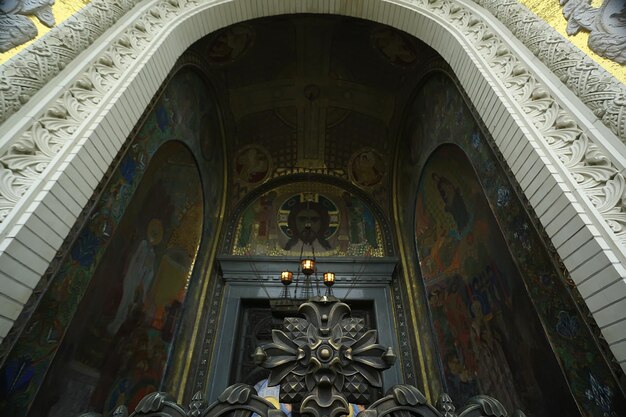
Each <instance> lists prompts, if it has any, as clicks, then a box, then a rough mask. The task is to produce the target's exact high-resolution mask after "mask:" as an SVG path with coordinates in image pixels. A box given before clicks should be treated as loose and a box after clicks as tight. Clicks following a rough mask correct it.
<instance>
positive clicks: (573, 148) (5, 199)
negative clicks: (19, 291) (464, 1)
mask: <svg viewBox="0 0 626 417" xmlns="http://www.w3.org/2000/svg"><path fill="white" fill-rule="evenodd" d="M136 1H137V0H123V1H120V2H114V3H109V2H108V1H107V0H94V2H92V3H91V4H90V5H89V6H87V7H85V8H84V9H83V10H82V11H81V12H79V13H78V14H77V15H76V16H75V18H70V19H68V21H66V22H65V24H64V25H62V26H61V27H59V28H58V29H59V30H57V31H56V32H55V31H52V32H51V33H50V34H48V35H49V36H46V37H45V38H44V39H41V40H40V41H39V42H37V43H36V44H35V45H33V47H32V48H30V49H29V50H28V53H25V54H20V56H19V57H16V58H17V59H15V60H12V61H11V65H3V66H1V67H0V121H2V120H5V119H6V118H7V117H8V115H10V114H11V113H13V112H14V111H16V110H17V109H18V108H19V107H20V106H21V105H22V104H23V103H25V102H26V101H28V100H29V98H30V97H31V96H32V95H33V94H34V93H35V92H36V91H37V90H38V89H39V88H41V87H42V86H43V85H44V84H45V83H46V82H47V80H49V79H51V78H52V77H53V76H54V75H56V74H57V73H58V72H59V71H60V69H62V68H63V67H64V66H65V65H66V64H67V63H69V62H70V61H71V60H72V59H73V58H74V57H75V56H76V55H77V54H78V53H79V52H80V51H82V50H83V49H85V48H87V46H88V45H89V44H91V42H93V40H94V39H95V38H97V37H98V36H99V35H100V33H102V32H103V31H104V28H106V27H109V26H110V25H112V24H113V22H114V21H115V20H117V19H118V18H119V17H120V16H121V15H123V14H124V13H125V11H126V10H128V9H130V8H131V7H132V5H134V4H135V2H136ZM475 1H476V2H477V3H479V4H481V5H483V6H484V7H486V8H487V9H489V10H490V11H491V12H492V13H493V14H494V15H495V16H497V17H498V18H499V19H500V20H501V21H502V22H503V23H505V24H506V25H507V26H508V27H509V28H510V29H511V30H512V31H513V32H514V33H515V34H516V36H518V37H519V38H520V39H522V40H523V41H525V43H526V44H527V45H528V46H529V48H530V49H531V50H532V51H533V52H534V53H535V54H536V55H537V56H538V57H539V58H540V59H541V60H542V61H544V62H545V63H547V64H548V66H549V67H550V68H552V69H553V71H554V72H555V74H556V75H557V76H559V77H560V78H561V80H562V81H563V82H564V83H565V84H566V85H567V86H568V87H569V88H570V89H572V91H574V92H576V93H577V94H578V95H579V97H581V99H582V100H583V101H584V102H585V103H586V104H587V105H588V106H589V107H590V108H591V109H592V111H594V113H595V114H596V115H597V116H598V117H600V118H601V119H602V120H603V122H604V123H605V124H606V125H607V126H608V127H609V128H610V129H611V130H613V132H615V133H616V134H617V135H618V136H619V137H620V138H622V140H624V139H626V88H625V87H624V86H623V85H621V84H619V83H618V82H617V81H616V80H615V79H614V78H612V77H610V76H608V74H607V73H606V72H603V71H602V70H600V69H598V67H597V66H596V65H594V64H593V63H591V61H589V59H583V58H581V55H580V54H582V52H580V51H578V50H577V49H575V47H574V46H572V45H571V44H569V43H567V42H566V41H565V40H564V39H562V38H557V37H554V36H553V35H550V34H549V33H551V32H550V30H549V27H548V26H547V25H546V24H545V22H543V25H542V22H539V21H538V19H537V18H536V17H534V16H531V15H530V12H529V11H528V10H527V9H524V8H523V7H522V6H521V5H519V4H518V3H517V2H516V1H515V0H498V1H496V0H475ZM410 3H411V4H412V7H415V8H423V9H425V10H427V11H428V12H430V13H435V14H436V15H438V16H439V17H440V18H442V19H444V20H445V21H447V22H449V24H450V25H452V26H453V27H455V29H456V30H458V31H460V32H461V33H462V34H463V35H464V37H465V39H467V40H468V41H469V42H470V43H471V44H472V46H473V48H474V49H475V50H477V51H478V53H479V54H480V55H482V58H483V59H484V61H485V63H486V64H487V65H488V67H489V68H490V70H491V71H492V72H494V73H495V74H497V76H498V77H499V78H500V80H501V81H502V83H503V85H504V86H505V87H506V88H507V90H508V93H509V94H510V95H511V96H513V97H515V99H516V100H517V101H518V103H520V104H521V105H522V108H523V109H524V111H525V112H526V114H527V116H528V118H529V119H530V120H531V121H532V122H533V123H534V125H535V127H536V128H537V129H538V130H539V131H540V132H541V133H542V134H543V138H544V140H545V143H546V144H547V145H548V146H549V147H550V148H551V149H552V150H553V151H554V152H555V153H556V154H557V155H558V157H559V158H560V160H561V162H562V163H563V167H564V168H565V170H566V171H569V172H570V174H571V176H572V178H574V180H575V181H576V182H577V184H578V187H579V188H580V189H581V190H583V191H584V194H586V195H587V197H588V198H589V200H590V201H591V202H592V203H593V204H594V205H595V206H596V208H598V210H599V211H600V213H601V214H602V216H604V219H605V221H606V222H607V224H608V225H609V227H610V228H611V230H613V232H614V233H615V237H616V240H617V241H621V242H622V243H623V242H624V240H626V227H625V225H626V206H625V204H624V202H623V201H622V197H623V196H624V195H625V192H626V181H624V177H623V176H622V174H621V173H620V169H619V167H616V166H615V165H614V164H612V163H611V161H610V158H609V157H608V156H607V155H605V154H603V153H602V152H601V151H600V150H599V148H598V147H597V146H596V145H595V144H594V143H593V142H592V140H591V138H589V137H588V136H587V134H586V133H584V132H583V130H582V129H581V128H580V126H578V125H577V124H576V123H575V122H574V121H573V120H572V119H571V118H570V117H569V116H568V113H567V111H565V110H564V109H563V108H562V107H561V105H560V104H558V103H557V102H556V100H555V99H554V98H553V97H551V96H550V95H549V93H548V92H547V91H546V89H545V88H544V87H543V86H542V85H541V84H540V83H539V82H538V81H537V80H536V78H535V77H534V76H533V75H532V74H531V73H530V72H529V71H528V70H527V69H526V67H525V66H524V64H523V63H522V62H521V61H520V59H519V58H518V57H517V56H515V54H514V53H513V52H511V51H510V50H509V49H508V46H507V45H506V44H505V43H504V42H503V41H502V40H501V39H500V38H499V37H498V36H497V35H496V33H495V32H494V31H493V30H492V29H491V28H490V27H489V26H488V25H487V24H486V23H485V22H483V21H482V20H480V19H479V18H477V17H476V16H475V15H474V14H473V13H472V12H471V10H469V9H467V8H466V7H463V6H461V5H459V4H458V3H456V2H454V1H451V0H412V1H411V2H410ZM197 4H198V3H197V0H160V1H156V2H154V3H153V4H152V5H151V6H149V7H147V9H146V11H145V13H143V14H142V15H141V16H140V17H139V18H138V19H136V20H135V21H134V22H133V23H132V24H130V25H129V27H128V28H127V29H126V30H125V31H124V32H123V33H122V34H121V35H120V36H119V37H118V38H117V39H116V40H115V41H114V42H113V43H112V44H111V46H110V47H109V48H108V49H107V50H106V51H105V52H104V53H103V54H101V55H100V57H99V58H98V59H96V60H95V61H94V62H93V63H92V64H91V65H90V66H88V67H87V69H86V70H85V71H84V72H83V74H82V76H80V77H79V79H78V81H76V82H74V83H73V84H72V85H71V86H70V87H69V88H68V89H67V90H66V91H65V92H64V93H62V95H61V96H60V97H58V98H57V100H56V102H55V103H54V104H53V105H52V106H51V107H50V108H49V110H47V111H46V112H45V113H44V114H43V115H41V116H40V117H39V118H38V119H37V118H35V120H34V122H33V124H32V125H31V127H30V128H29V129H28V130H27V131H26V132H25V133H24V134H22V135H21V136H18V137H16V138H14V140H13V142H12V144H10V145H9V146H7V147H6V148H5V149H6V150H5V151H4V153H3V154H1V155H0V225H1V223H2V221H3V220H4V219H5V218H6V216H7V215H8V214H9V213H10V212H11V211H12V210H13V209H14V207H15V205H16V204H17V202H18V201H20V200H21V199H22V198H23V196H24V195H25V194H26V193H27V192H28V191H29V190H30V189H31V188H32V187H33V184H35V183H37V182H38V181H41V179H42V177H43V175H42V173H43V171H44V170H45V169H46V168H47V166H48V164H49V163H50V161H51V160H52V157H53V156H54V155H56V154H58V153H59V152H60V151H61V150H62V149H64V148H65V147H66V146H69V145H70V144H73V143H74V142H75V141H76V139H77V137H76V136H77V135H76V132H77V131H78V128H79V126H81V125H82V124H83V123H84V122H86V121H87V119H88V118H89V117H88V116H90V115H92V114H93V113H94V112H96V111H97V110H98V109H99V108H100V107H101V106H102V104H101V103H102V102H103V101H105V98H107V94H109V93H107V92H110V91H115V88H116V86H117V85H118V84H119V83H121V82H123V79H124V77H123V74H124V73H125V72H126V71H127V70H128V68H129V67H130V65H131V63H132V62H134V61H135V60H136V59H137V58H138V57H139V56H140V55H141V54H142V52H143V51H145V50H148V49H149V48H148V45H149V44H150V43H151V41H152V40H153V38H154V37H155V35H156V34H158V33H159V32H160V31H161V30H162V29H163V28H165V27H166V23H168V22H171V21H172V20H173V19H174V18H175V17H176V16H177V15H179V14H180V13H182V12H183V11H185V10H187V9H190V8H193V7H195V6H196V5H197ZM524 10H525V12H524ZM546 33H548V34H546Z"/></svg>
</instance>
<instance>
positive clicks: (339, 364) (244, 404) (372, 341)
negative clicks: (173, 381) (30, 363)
mask: <svg viewBox="0 0 626 417" xmlns="http://www.w3.org/2000/svg"><path fill="white" fill-rule="evenodd" d="M299 312H300V313H301V314H302V315H303V316H304V318H298V317H288V318H286V319H285V320H284V322H283V327H284V330H273V331H272V340H273V342H272V343H269V344H266V345H264V346H262V347H258V348H257V349H256V351H255V353H254V355H253V357H254V360H255V362H256V363H257V364H258V365H260V366H261V367H263V368H266V369H269V370H270V377H269V385H280V401H281V402H283V403H290V404H294V405H296V406H298V405H299V407H300V408H299V411H300V414H301V415H303V416H311V417H342V416H347V415H348V414H349V406H350V403H352V404H371V405H370V406H369V407H368V408H367V409H365V410H363V411H361V412H360V413H359V414H358V417H506V416H507V412H506V410H505V409H504V407H503V406H502V404H501V403H500V402H499V401H498V400H496V399H494V398H491V397H488V396H486V395H478V396H476V397H474V398H472V399H470V401H469V403H468V404H467V405H466V406H465V407H464V408H463V409H462V410H461V412H460V413H459V414H456V408H455V406H454V404H453V402H452V399H451V398H450V396H449V395H448V394H445V393H444V394H442V395H441V396H440V397H439V399H438V400H437V403H436V407H433V406H432V405H430V404H428V401H427V400H426V397H425V396H424V394H422V393H421V392H420V391H419V390H418V389H417V388H415V387H413V386H411V385H396V386H394V387H392V388H391V389H390V390H389V392H388V393H387V395H386V396H384V397H383V398H380V399H379V400H377V401H376V398H375V397H376V394H377V389H378V388H381V387H382V375H381V373H382V371H383V370H385V369H388V368H390V367H391V366H392V365H393V364H394V362H395V359H396V357H395V355H394V354H393V351H392V350H391V348H386V347H384V346H382V345H381V344H379V343H377V333H376V331H375V330H367V329H366V327H365V323H364V321H363V319H359V318H353V317H350V307H348V305H347V304H345V303H342V302H341V301H339V300H338V299H336V298H334V297H326V296H325V297H316V298H314V299H312V300H309V301H308V302H306V303H304V304H302V305H301V306H300V308H299ZM253 413H255V414H256V415H258V417H286V415H285V413H283V412H282V411H281V410H279V409H276V408H275V407H274V405H272V404H271V403H270V402H268V401H266V400H265V399H263V398H261V397H259V396H258V395H257V392H256V391H255V389H254V388H253V387H251V386H249V385H246V384H234V385H231V386H230V387H228V388H226V390H225V391H224V392H223V393H222V394H221V395H220V396H219V397H218V399H217V401H216V402H215V403H213V404H212V405H210V406H209V405H207V403H206V401H205V400H204V397H203V396H202V394H201V393H200V392H198V393H197V394H196V395H194V396H193V398H192V399H191V403H190V404H189V406H188V407H187V408H184V407H182V406H180V405H178V404H176V403H175V402H174V401H173V400H171V399H170V398H169V397H168V395H167V394H165V393H162V392H154V393H152V394H148V395H146V396H145V397H144V398H143V399H142V400H141V401H140V402H139V404H138V405H137V407H136V408H135V411H134V412H133V413H132V414H130V416H129V415H128V411H127V409H126V407H124V406H120V407H118V408H117V409H116V410H115V412H114V414H113V417H250V416H251V415H252V414H253ZM80 417H101V416H100V415H99V414H97V413H93V412H92V413H87V414H82V415H81V416H80ZM513 417H525V415H524V413H522V412H521V411H519V410H515V412H514V413H513Z"/></svg>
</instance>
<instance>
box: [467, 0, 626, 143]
mask: <svg viewBox="0 0 626 417" xmlns="http://www.w3.org/2000/svg"><path fill="white" fill-rule="evenodd" d="M570 1H573V0H570ZM474 2H475V3H477V4H479V5H481V6H483V7H484V8H485V9H487V10H489V12H491V13H492V14H493V15H494V16H495V17H497V18H498V20H500V21H501V22H502V23H504V25H506V27H507V28H509V30H510V31H511V32H513V34H514V35H515V36H516V37H517V38H518V39H519V40H520V41H522V42H523V43H524V44H525V45H526V46H527V47H528V49H530V51H531V52H532V53H533V54H535V55H536V56H537V58H539V59H540V60H541V62H543V63H544V64H545V65H546V66H548V68H550V70H552V72H554V73H555V74H556V76H557V77H559V79H560V80H561V81H562V82H563V83H564V84H565V85H566V86H567V87H568V88H569V89H570V90H571V91H572V92H573V93H574V94H576V95H577V96H578V97H579V98H580V99H581V100H582V102H583V103H585V104H586V105H587V107H589V109H591V111H592V112H593V113H594V114H595V115H596V116H597V117H598V118H599V119H601V120H602V122H603V123H604V124H605V125H606V126H607V127H608V128H609V129H611V131H612V132H613V133H615V134H616V135H617V136H618V137H619V138H620V139H621V140H622V141H623V142H626V87H625V86H624V85H623V84H622V83H620V82H619V81H618V80H616V79H615V78H613V77H612V76H611V75H610V74H609V73H607V72H606V71H605V70H604V69H602V68H601V67H600V66H599V65H598V64H596V63H595V62H593V61H592V60H591V58H589V57H588V56H587V55H585V54H584V53H583V52H582V51H581V50H579V49H578V48H576V47H575V46H574V45H572V44H571V43H570V42H569V41H567V39H565V38H563V37H562V36H560V35H558V34H557V33H556V32H555V31H554V30H553V29H552V28H551V27H550V26H549V25H548V24H547V23H546V22H544V21H542V20H540V19H539V18H537V16H535V15H534V14H533V13H532V12H531V11H529V10H528V9H527V8H526V7H524V6H523V5H521V4H519V3H518V2H517V1H516V0H474Z"/></svg>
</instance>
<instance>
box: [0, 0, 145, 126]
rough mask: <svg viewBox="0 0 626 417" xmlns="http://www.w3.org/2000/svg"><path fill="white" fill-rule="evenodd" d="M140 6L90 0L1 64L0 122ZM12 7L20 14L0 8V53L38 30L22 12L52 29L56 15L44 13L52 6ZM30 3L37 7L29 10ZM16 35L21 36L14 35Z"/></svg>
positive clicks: (125, 0) (130, 1) (127, 0)
mask: <svg viewBox="0 0 626 417" xmlns="http://www.w3.org/2000/svg"><path fill="white" fill-rule="evenodd" d="M138 2H139V0H119V1H117V0H116V1H109V0H94V1H92V2H91V3H89V4H88V5H86V6H85V7H84V8H83V9H81V10H80V11H78V12H77V13H76V14H74V15H73V16H71V17H70V18H68V19H67V20H66V21H65V22H63V24H61V25H59V26H58V27H55V28H53V29H52V30H51V31H50V32H48V33H47V34H46V35H45V36H43V37H42V38H41V39H39V40H38V41H37V42H35V43H34V44H33V45H32V46H31V47H29V48H27V49H26V50H24V51H22V52H21V53H19V54H17V55H16V56H15V57H13V58H12V59H10V60H9V61H8V62H7V63H5V64H4V65H2V66H0V123H1V122H3V121H5V120H6V119H8V118H9V116H11V115H12V114H13V113H15V112H17V111H18V110H19V109H20V108H21V107H22V106H23V105H24V104H26V103H27V102H28V100H30V99H31V97H32V96H33V95H34V94H35V93H36V92H37V91H39V90H40V89H41V88H42V87H43V86H44V85H46V84H47V83H48V82H49V81H51V80H52V78H54V77H55V76H56V75H57V74H58V73H59V72H61V70H63V69H64V68H65V67H66V66H67V65H68V64H69V63H70V62H72V60H74V58H76V57H77V56H78V55H79V54H80V53H81V52H83V51H85V50H86V49H87V48H89V46H90V45H91V44H92V43H93V42H94V41H95V40H96V39H98V38H99V37H100V36H101V35H102V34H103V33H104V32H105V31H106V30H108V29H109V28H111V27H112V26H113V25H114V24H115V23H116V22H117V20H118V19H120V18H121V17H122V16H124V15H125V14H126V13H127V12H128V11H129V10H130V9H132V8H133V7H134V6H135V4H137V3H138ZM8 3H11V2H8ZM8 3H7V4H8ZM15 3H16V5H15V7H16V8H17V9H18V10H16V11H15V13H13V11H8V13H9V14H7V15H4V14H3V13H2V12H3V11H4V10H2V7H1V5H0V52H4V50H2V46H3V45H4V44H6V45H9V44H12V45H13V46H17V45H19V44H20V43H23V42H26V41H28V40H30V39H32V38H33V37H35V36H36V35H37V28H36V27H35V26H34V25H33V24H32V22H31V21H30V20H28V19H27V18H26V17H25V16H22V15H21V14H20V13H21V12H20V11H22V12H23V11H24V7H26V9H25V10H27V11H28V12H29V13H37V16H38V17H39V18H40V19H41V18H44V19H46V21H47V23H48V26H52V25H54V16H52V12H51V11H49V10H48V9H49V8H50V4H51V3H53V2H51V1H49V0H45V1H44V0H37V1H31V2H25V1H23V0H19V1H16V2H15ZM31 3H32V4H31ZM25 5H26V6H25ZM33 5H34V6H38V5H39V6H41V7H39V8H34V9H33V7H32V6H33ZM23 6H24V7H23ZM48 15H50V16H48ZM46 16H47V17H46ZM30 25H32V27H31V26H30ZM18 32H19V33H21V35H19V36H18V35H17V33H18Z"/></svg>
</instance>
